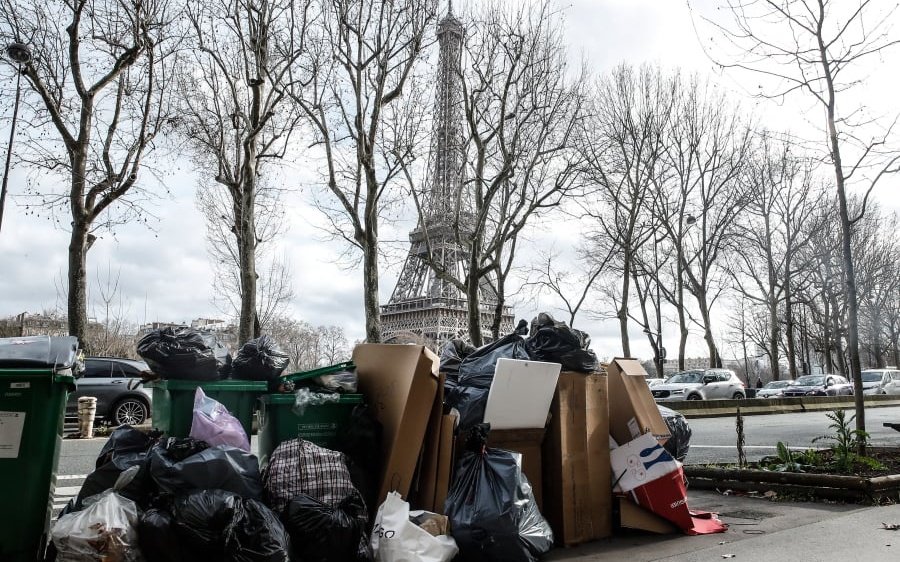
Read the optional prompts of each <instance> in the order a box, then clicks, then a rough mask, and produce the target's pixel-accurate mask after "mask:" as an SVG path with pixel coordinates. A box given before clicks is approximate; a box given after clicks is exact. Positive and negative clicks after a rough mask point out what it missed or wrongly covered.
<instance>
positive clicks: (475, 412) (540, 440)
mask: <svg viewBox="0 0 900 562" xmlns="http://www.w3.org/2000/svg"><path fill="white" fill-rule="evenodd" d="M589 346H590V338H589V337H588V336H587V334H584V333H583V332H580V331H578V330H574V329H572V328H569V327H568V326H566V325H565V324H564V323H561V322H557V321H555V320H554V319H553V318H552V317H551V316H549V315H547V314H541V315H539V316H538V317H537V318H535V319H534V320H533V321H532V322H531V324H530V327H529V325H528V323H526V322H524V321H522V322H520V324H519V326H518V327H517V329H516V331H515V332H514V333H512V334H510V335H508V336H506V337H503V338H500V339H499V340H497V341H495V342H492V343H490V344H488V345H485V346H482V347H480V348H474V347H472V346H471V345H468V344H466V343H465V342H462V341H460V340H455V341H452V342H449V343H448V344H447V345H446V346H445V347H444V348H443V350H442V351H441V354H440V357H438V356H437V355H435V354H434V353H432V352H431V350H429V349H428V348H426V347H424V346H421V345H389V344H360V345H358V346H356V348H355V349H354V352H353V358H352V359H353V360H352V361H348V362H345V363H340V364H338V365H334V366H331V367H324V368H320V369H314V370H312V371H306V372H301V373H290V374H285V373H284V370H285V368H286V366H287V364H288V360H287V357H286V356H285V355H284V354H283V353H281V351H280V350H279V348H278V345H277V344H276V343H275V342H274V341H273V340H272V339H271V338H268V337H266V336H263V337H261V338H259V339H257V340H252V341H251V342H248V343H247V344H245V345H244V346H243V347H242V348H241V349H240V350H239V351H238V353H237V355H236V356H235V357H234V359H233V360H232V359H231V358H230V356H228V354H227V351H225V352H223V349H224V348H222V347H221V346H220V345H219V344H218V343H217V342H215V341H213V340H210V339H209V338H208V337H206V336H204V335H203V334H199V333H197V332H194V331H192V330H187V329H164V330H158V331H155V332H152V333H150V334H148V335H147V336H145V337H144V338H142V339H141V341H140V342H139V343H138V350H139V353H140V354H141V356H142V357H144V359H145V360H146V361H147V362H148V364H149V365H150V366H151V368H152V370H153V371H154V373H156V374H157V375H159V376H160V377H163V378H171V379H181V380H182V381H187V382H190V381H194V382H195V383H196V384H195V385H193V386H190V385H189V388H191V389H193V403H192V407H193V409H192V412H191V415H192V417H191V424H190V432H189V434H187V435H184V434H182V435H162V434H160V433H159V432H156V431H154V432H151V433H149V434H148V433H143V432H140V431H138V430H136V429H133V428H130V427H128V426H123V427H120V428H118V429H117V430H116V431H115V432H113V434H112V436H111V437H110V439H109V441H108V442H107V443H106V445H105V446H104V447H103V449H102V450H101V452H100V455H99V456H98V458H97V461H96V466H95V470H94V471H93V472H92V473H91V474H90V475H89V476H88V477H87V479H86V481H85V483H84V485H83V487H82V489H81V493H79V495H78V497H77V498H75V499H74V500H73V501H72V502H70V504H69V505H68V506H67V507H66V509H64V510H63V512H62V513H61V514H60V517H59V520H58V522H57V523H56V526H55V527H54V529H53V532H52V540H53V546H54V548H55V550H56V551H57V554H58V559H59V560H95V559H103V560H107V561H110V562H117V561H130V560H147V561H148V562H157V561H158V562H180V561H187V560H195V559H201V558H203V557H205V558H208V559H211V560H239V561H264V562H276V561H278V562H280V561H290V560H297V561H304V562H308V561H310V562H315V561H326V560H328V561H348V562H362V561H382V562H400V561H406V560H420V561H426V562H446V561H449V560H462V561H481V560H485V561H487V560H509V561H527V562H531V561H534V560H538V559H539V558H540V557H541V556H542V555H543V554H545V553H547V552H549V551H550V549H551V548H553V546H554V544H563V545H575V544H579V543H581V542H587V541H590V540H596V539H599V538H604V537H606V536H609V535H610V534H611V533H612V532H613V529H614V528H618V527H632V528H644V529H651V530H659V529H662V530H663V531H671V530H674V529H675V528H679V529H681V530H683V531H684V532H686V533H691V534H696V533H706V532H716V531H717V530H723V529H724V527H722V526H721V524H720V523H719V522H718V520H717V519H715V518H714V517H713V516H706V515H700V516H698V514H696V513H694V512H691V511H689V510H688V508H687V505H686V499H685V489H684V481H683V472H682V471H681V465H680V463H679V461H678V459H679V458H683V455H684V454H686V453H687V448H688V443H689V439H690V428H689V427H688V426H687V422H686V421H685V420H684V418H683V417H682V416H680V415H679V414H678V413H677V412H672V411H669V412H663V411H662V410H661V409H657V407H656V404H655V403H654V402H653V399H652V396H651V395H650V393H649V389H648V388H647V387H646V382H645V381H644V375H645V373H644V372H643V369H642V368H641V367H640V364H639V363H637V362H636V361H633V360H616V361H614V362H613V363H611V364H609V365H606V366H603V365H600V363H599V362H598V360H597V357H596V356H595V355H594V353H593V352H592V351H590V349H589ZM223 377H235V378H242V379H248V380H255V381H267V382H268V393H262V394H261V395H259V396H258V401H257V403H256V406H257V407H258V410H259V411H258V422H259V423H258V427H259V433H258V440H257V445H258V449H257V452H258V454H257V455H254V454H251V447H250V439H249V435H248V431H249V427H250V425H249V422H248V421H247V420H246V419H239V418H241V416H242V415H243V414H240V413H238V412H236V411H230V410H229V409H228V408H227V407H226V406H225V405H224V404H223V403H222V402H220V401H219V400H216V399H215V398H214V397H213V396H211V394H213V393H212V391H210V392H209V393H207V392H205V391H204V385H205V386H206V388H211V387H210V385H209V384H208V383H210V381H217V380H219V379H221V378H223ZM218 384H219V385H220V386H221V385H223V384H224V382H222V383H218ZM642 384H643V386H641V385H642ZM213 386H214V385H213ZM244 386H246V385H244ZM255 399H256V398H254V400H255ZM182 402H183V403H184V404H187V402H186V401H182ZM172 404H174V401H173V403H172ZM156 406H158V405H156ZM185 407H186V408H187V407H188V406H185ZM156 423H157V422H156V421H154V424H156ZM173 427H174V425H172V424H170V425H169V428H170V429H169V431H171V428H173ZM607 434H609V436H610V437H609V443H608V444H607V442H606V438H605V435H607ZM598 436H603V437H602V439H598ZM607 445H608V447H607ZM664 445H665V447H668V449H669V450H671V451H672V452H671V453H669V452H668V450H667V449H666V448H664ZM623 459H624V460H623ZM623 462H624V465H623V464H622V463H623ZM616 503H618V504H619V506H620V507H619V509H618V510H615V511H616V512H621V516H620V517H619V518H618V519H617V520H616V521H613V512H614V509H613V505H614V504H616ZM707 515H708V514H707ZM663 531H660V532H663Z"/></svg>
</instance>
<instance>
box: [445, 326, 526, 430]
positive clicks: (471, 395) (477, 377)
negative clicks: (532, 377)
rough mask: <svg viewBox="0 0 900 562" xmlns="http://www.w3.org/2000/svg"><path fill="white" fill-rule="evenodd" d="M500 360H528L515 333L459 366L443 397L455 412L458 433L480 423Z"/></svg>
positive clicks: (488, 346) (468, 358) (471, 355)
mask: <svg viewBox="0 0 900 562" xmlns="http://www.w3.org/2000/svg"><path fill="white" fill-rule="evenodd" d="M500 358H509V359H526V360H527V359H530V357H529V356H528V352H527V351H526V349H525V340H524V339H523V338H522V337H521V336H520V335H518V334H515V333H513V334H509V335H508V336H505V337H503V338H500V339H499V340H497V341H495V342H493V343H491V344H488V345H486V346H483V347H480V348H478V349H476V350H475V351H473V352H472V353H471V354H469V355H468V356H467V357H466V358H465V359H463V360H462V362H461V363H460V365H459V379H458V382H457V384H456V386H455V387H453V388H452V389H451V390H450V391H449V392H448V393H447V394H446V399H445V400H444V402H445V404H447V406H449V407H451V408H456V409H457V410H458V411H459V427H460V430H461V431H466V430H467V429H469V428H471V427H473V426H475V425H476V424H479V423H481V422H482V421H484V408H485V406H487V396H488V391H489V390H490V388H491V382H492V381H493V380H494V371H495V370H496V367H497V360H498V359H500ZM451 387H452V385H451Z"/></svg>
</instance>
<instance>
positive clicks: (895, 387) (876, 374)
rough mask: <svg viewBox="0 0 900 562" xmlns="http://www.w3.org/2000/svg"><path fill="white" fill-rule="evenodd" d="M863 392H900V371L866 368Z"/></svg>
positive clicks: (863, 374)
mask: <svg viewBox="0 0 900 562" xmlns="http://www.w3.org/2000/svg"><path fill="white" fill-rule="evenodd" d="M862 383H863V394H900V371H898V370H894V369H866V370H865V371H863V372H862Z"/></svg>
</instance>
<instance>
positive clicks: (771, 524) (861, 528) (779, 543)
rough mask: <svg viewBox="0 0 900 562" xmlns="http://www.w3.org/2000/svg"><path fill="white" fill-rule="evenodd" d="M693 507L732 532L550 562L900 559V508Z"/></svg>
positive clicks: (589, 547)
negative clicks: (897, 527)
mask: <svg viewBox="0 0 900 562" xmlns="http://www.w3.org/2000/svg"><path fill="white" fill-rule="evenodd" d="M688 504H689V505H690V506H691V508H692V509H696V510H702V511H714V512H717V513H719V517H720V519H722V521H724V522H725V523H728V525H729V529H728V531H727V532H725V533H719V534H714V535H702V536H695V537H691V536H686V535H652V534H647V533H637V532H634V533H629V534H627V535H622V536H616V537H613V538H612V539H609V540H602V541H597V542H594V543H589V544H585V545H581V546H579V547H575V548H569V549H555V550H554V551H553V552H551V553H550V554H549V555H548V556H547V557H546V560H629V561H634V562H650V561H671V562H701V561H703V562H706V561H710V562H711V561H715V560H724V559H733V560H735V561H740V560H745V561H765V562H779V561H785V562H787V561H790V562H796V561H798V560H801V561H803V562H819V561H822V562H830V561H835V560H837V561H841V562H844V561H846V560H867V561H871V562H878V561H881V560H885V561H887V560H900V531H887V530H884V529H883V528H882V523H887V524H900V505H891V506H886V507H871V506H859V505H847V504H827V503H793V502H780V501H774V502H773V501H769V500H766V499H762V498H750V497H741V496H723V495H720V494H718V493H716V492H710V491H701V490H696V491H691V492H690V493H689V494H688ZM729 555H733V556H729Z"/></svg>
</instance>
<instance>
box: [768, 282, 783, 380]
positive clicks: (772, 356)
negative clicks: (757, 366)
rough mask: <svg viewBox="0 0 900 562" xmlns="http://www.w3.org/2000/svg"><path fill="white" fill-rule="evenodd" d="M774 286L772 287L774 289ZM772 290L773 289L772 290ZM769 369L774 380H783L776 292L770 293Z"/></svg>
mask: <svg viewBox="0 0 900 562" xmlns="http://www.w3.org/2000/svg"><path fill="white" fill-rule="evenodd" d="M773 289H774V287H773V288H772V290H773ZM770 291H771V290H770ZM768 304H769V370H770V371H771V372H772V380H773V381H777V380H781V370H780V369H779V368H778V343H779V341H780V339H781V336H780V335H779V328H780V326H779V324H778V321H779V320H778V302H776V301H775V294H774V292H770V293H769V303H768Z"/></svg>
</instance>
